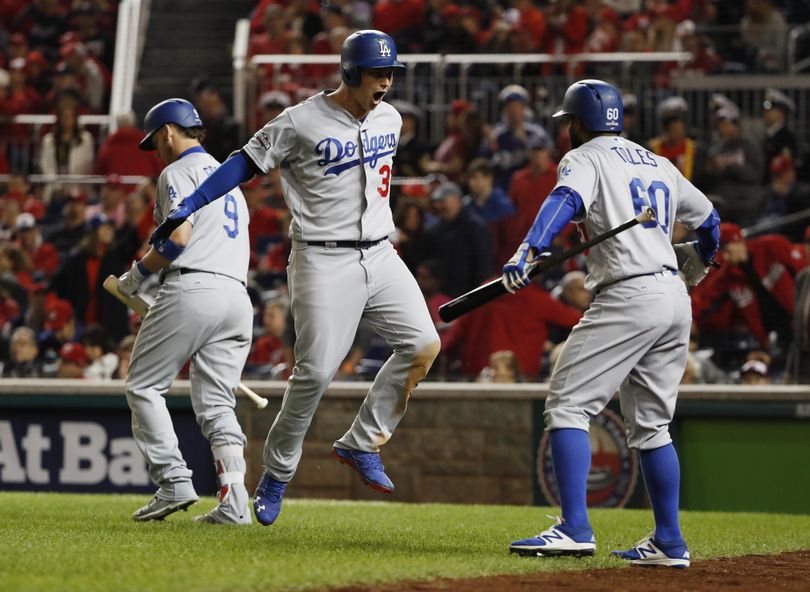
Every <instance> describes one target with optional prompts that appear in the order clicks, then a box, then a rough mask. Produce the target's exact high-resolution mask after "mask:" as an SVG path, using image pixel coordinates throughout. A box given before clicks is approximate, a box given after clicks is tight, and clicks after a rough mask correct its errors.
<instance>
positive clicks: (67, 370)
mask: <svg viewBox="0 0 810 592" xmlns="http://www.w3.org/2000/svg"><path fill="white" fill-rule="evenodd" d="M89 363H90V359H89V358H88V357H87V352H86V351H85V349H84V346H83V345H82V344H81V343H70V342H69V343H66V344H64V345H63V346H62V347H61V348H60V349H59V368H58V370H57V371H56V377H57V378H84V369H85V367H86V366H87V365H88V364H89Z"/></svg>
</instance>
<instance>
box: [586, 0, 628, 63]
mask: <svg viewBox="0 0 810 592" xmlns="http://www.w3.org/2000/svg"><path fill="white" fill-rule="evenodd" d="M585 10H586V11H587V12H588V18H589V20H590V21H591V32H590V34H589V35H588V38H587V39H586V40H585V45H584V47H583V50H584V51H585V52H590V53H609V52H613V51H616V50H617V49H618V48H619V43H620V36H619V32H620V31H621V28H622V20H621V17H619V14H618V13H617V12H616V11H615V10H613V9H612V8H610V7H608V6H605V3H604V2H603V1H602V0H596V1H594V2H587V3H586V4H585Z"/></svg>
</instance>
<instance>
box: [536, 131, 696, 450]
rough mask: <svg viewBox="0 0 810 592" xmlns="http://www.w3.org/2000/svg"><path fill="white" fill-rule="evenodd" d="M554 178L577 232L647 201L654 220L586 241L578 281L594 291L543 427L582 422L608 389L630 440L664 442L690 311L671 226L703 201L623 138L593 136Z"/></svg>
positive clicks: (590, 231) (644, 445)
mask: <svg viewBox="0 0 810 592" xmlns="http://www.w3.org/2000/svg"><path fill="white" fill-rule="evenodd" d="M557 186H558V187H559V186H565V187H569V188H571V189H573V190H574V191H576V192H577V193H579V195H580V196H581V197H582V200H583V202H584V206H585V211H586V215H585V218H584V220H581V221H580V224H581V227H584V230H585V233H586V234H587V235H589V236H595V235H597V234H599V233H602V232H605V231H607V230H609V229H611V228H613V227H615V226H618V225H619V224H621V223H623V222H625V221H626V220H628V219H629V218H632V217H633V216H635V215H637V214H639V213H641V211H642V209H643V208H645V207H647V206H648V205H649V206H651V207H652V208H653V209H654V210H655V212H656V214H657V217H658V220H657V221H655V222H650V223H646V224H643V225H640V226H636V227H634V228H632V229H630V230H628V231H626V232H623V233H621V234H618V235H616V236H615V237H613V238H612V239H610V240H607V241H604V242H602V243H600V244H598V245H596V246H595V247H593V248H591V250H590V253H589V254H588V272H589V273H588V277H587V280H586V285H587V286H588V287H589V288H590V289H591V290H594V291H596V293H597V295H596V298H595V299H594V301H593V303H592V304H591V307H590V308H589V309H588V311H587V312H586V313H585V315H584V316H583V317H582V320H581V321H580V323H579V324H578V325H577V326H576V327H575V328H574V330H573V331H572V332H571V335H570V336H569V338H568V340H567V341H566V344H565V346H564V348H563V351H562V353H561V355H560V358H559V359H558V361H557V365H556V366H555V368H554V372H553V374H552V377H551V394H550V396H549V398H548V400H547V402H546V411H545V419H546V427H547V429H550V430H552V429H559V428H577V429H580V430H586V431H587V430H588V426H589V423H590V419H591V418H592V417H593V416H595V415H597V414H598V413H599V412H600V411H601V410H602V409H603V408H604V406H605V405H606V404H607V402H608V401H609V400H610V398H611V397H612V396H613V394H614V393H615V392H616V391H617V390H618V391H619V392H620V400H621V405H622V412H623V414H624V416H625V419H626V421H627V424H628V439H629V442H630V445H631V446H633V447H638V448H640V449H654V448H658V447H661V446H665V445H666V444H668V443H669V442H670V441H671V439H670V436H669V430H668V425H669V422H670V421H671V420H672V416H673V413H674V411H675V400H676V397H677V385H678V383H679V381H680V378H681V375H682V374H683V369H684V366H685V364H686V354H687V347H688V344H689V332H690V328H691V321H692V311H691V304H690V300H689V296H688V294H687V291H686V287H685V285H684V283H683V282H682V281H681V279H680V277H679V276H678V275H677V272H676V270H677V269H678V264H677V261H676V258H675V254H674V252H673V250H672V246H671V240H672V226H673V224H674V222H675V220H676V219H677V220H680V221H681V222H683V223H684V224H685V225H686V226H688V227H689V228H696V227H698V226H699V225H700V224H701V223H702V222H703V221H704V220H706V218H708V216H709V214H710V213H711V211H712V204H711V202H710V201H709V200H708V199H707V198H706V196H704V195H703V193H701V192H700V191H699V190H698V189H697V188H695V186H694V185H692V184H691V183H690V182H689V181H688V180H686V178H684V177H683V175H681V174H680V173H679V172H678V170H677V169H676V168H675V167H674V166H673V165H672V164H671V163H670V162H669V161H668V160H667V159H666V158H663V157H660V156H657V155H655V154H653V153H651V152H650V151H648V150H646V149H645V148H643V147H641V146H639V145H638V144H635V143H633V142H630V141H628V140H626V139H624V138H620V137H614V136H602V137H597V138H594V139H592V140H590V141H589V142H586V143H585V144H583V145H582V146H581V147H579V148H577V149H575V150H572V151H570V152H569V153H568V154H566V155H565V157H564V158H563V159H562V161H561V162H560V165H559V168H558V181H557Z"/></svg>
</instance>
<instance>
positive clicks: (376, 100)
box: [371, 90, 385, 104]
mask: <svg viewBox="0 0 810 592" xmlns="http://www.w3.org/2000/svg"><path fill="white" fill-rule="evenodd" d="M384 96H385V91H383V90H381V91H378V92H375V93H374V94H373V95H371V98H372V99H374V104H377V103H379V102H380V101H382V100H383V97H384Z"/></svg>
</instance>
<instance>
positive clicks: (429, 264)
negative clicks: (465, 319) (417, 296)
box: [416, 259, 450, 334]
mask: <svg viewBox="0 0 810 592" xmlns="http://www.w3.org/2000/svg"><path fill="white" fill-rule="evenodd" d="M443 276H444V272H443V270H442V264H441V263H439V262H438V261H436V260H435V259H427V260H425V261H422V263H420V264H419V266H418V267H417V268H416V283H417V284H419V289H420V290H422V295H423V296H424V297H425V302H426V303H427V307H428V311H429V312H430V318H431V319H432V320H433V323H434V324H435V325H436V326H437V328H439V329H441V328H446V326H445V324H444V323H443V322H442V320H441V318H440V317H439V307H440V306H442V305H443V304H447V303H448V302H450V296H448V295H447V294H445V293H444V292H443V291H442V278H443ZM440 334H442V332H441V331H440Z"/></svg>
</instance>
